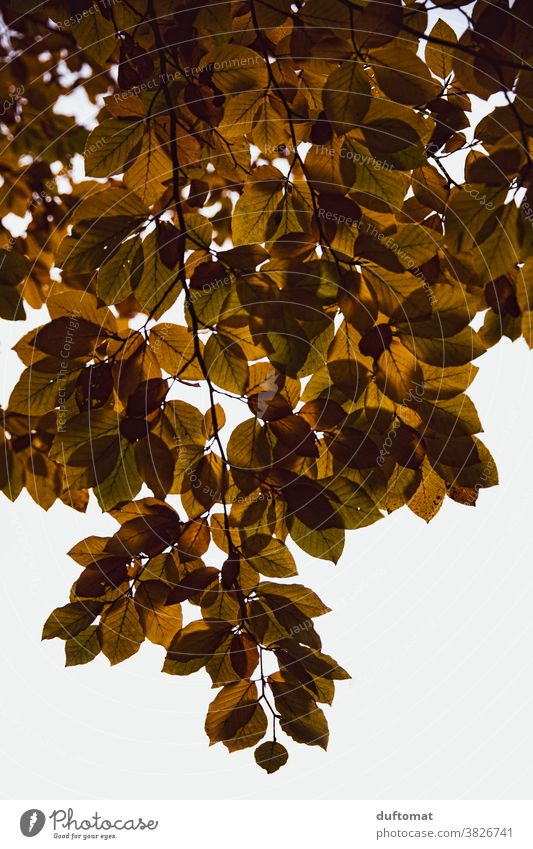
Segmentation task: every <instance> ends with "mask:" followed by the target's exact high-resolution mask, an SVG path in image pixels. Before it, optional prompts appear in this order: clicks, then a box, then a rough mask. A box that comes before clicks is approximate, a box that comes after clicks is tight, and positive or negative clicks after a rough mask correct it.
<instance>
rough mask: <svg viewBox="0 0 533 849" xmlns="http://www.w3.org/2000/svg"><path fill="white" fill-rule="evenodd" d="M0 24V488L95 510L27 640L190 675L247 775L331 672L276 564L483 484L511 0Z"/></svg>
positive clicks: (303, 713) (26, 16) (523, 153)
mask: <svg viewBox="0 0 533 849" xmlns="http://www.w3.org/2000/svg"><path fill="white" fill-rule="evenodd" d="M2 15H3V24H2V38H1V39H0V60H1V65H0V74H1V77H0V79H1V80H2V82H3V91H4V95H3V98H4V99H3V102H2V103H0V169H1V175H2V179H3V183H2V186H1V187H0V210H1V212H0V214H1V218H2V227H1V230H0V246H1V248H0V317H2V318H4V319H8V320H13V321H17V320H18V321H21V320H24V318H25V317H26V312H25V304H26V306H27V307H30V308H33V309H40V308H43V309H42V324H40V325H39V326H38V327H37V328H35V327H32V329H30V330H29V331H27V332H26V333H25V334H24V335H23V336H22V338H21V339H20V340H19V341H18V343H17V344H16V346H15V351H16V353H17V355H18V357H19V358H20V360H21V361H22V364H23V366H24V370H23V371H22V374H21V376H20V378H19V379H18V381H17V382H16V384H15V385H14V386H13V388H12V391H11V395H10V397H9V402H8V404H7V408H6V409H3V410H2V432H1V436H0V439H1V440H2V451H1V452H0V486H1V488H2V491H3V493H4V494H5V495H6V496H7V497H8V498H10V499H12V500H15V499H16V498H17V497H18V496H19V494H20V493H21V491H22V490H23V489H24V488H25V489H26V490H27V491H28V492H29V494H30V495H31V497H32V498H33V499H34V500H35V501H36V502H37V503H38V504H39V505H40V506H41V507H43V509H45V510H47V509H49V508H50V507H51V505H52V504H54V502H55V501H56V500H57V499H60V500H61V501H62V502H63V503H64V504H66V505H68V506H69V507H72V508H73V509H75V510H78V511H82V512H83V511H85V509H86V507H87V504H88V500H89V496H90V493H91V492H92V493H93V496H94V497H95V498H96V499H97V501H98V504H99V505H100V508H101V510H102V511H103V512H107V513H110V514H111V515H112V516H113V518H114V519H116V521H117V530H116V532H115V533H114V534H113V535H112V536H106V537H104V536H91V535H89V536H87V537H86V538H85V539H83V540H81V541H80V542H79V543H78V544H76V545H75V546H74V548H72V550H71V551H70V552H69V555H70V557H71V558H72V559H73V560H74V561H75V563H76V564H77V565H78V566H79V567H80V569H81V572H79V573H78V576H77V578H76V580H75V582H74V584H73V586H72V589H71V591H70V596H69V599H68V602H67V603H66V604H64V605H63V606H61V607H58V608H56V609H55V610H54V611H53V612H52V613H51V614H50V617H49V618H48V620H47V621H46V623H45V625H44V631H43V638H44V639H50V638H53V637H59V638H60V639H62V640H64V641H65V652H66V665H67V666H70V665H74V664H83V663H87V662H89V661H91V660H92V659H93V658H94V657H96V656H97V655H98V654H99V653H100V652H102V653H103V654H104V655H105V657H106V658H107V659H108V660H109V661H110V663H111V664H116V663H119V662H122V661H124V660H126V659H127V658H129V657H131V656H132V655H134V654H135V653H136V652H137V651H138V650H139V649H140V647H141V645H142V643H143V641H144V640H145V639H146V640H149V641H151V642H153V643H156V644H158V645H160V646H162V647H163V649H164V651H165V659H164V665H163V672H165V673H167V674H170V675H188V674H190V673H193V672H196V671H197V670H200V669H205V670H206V672H207V674H208V675H209V676H210V679H211V681H212V684H213V687H214V688H216V689H217V693H216V695H215V697H214V699H213V701H212V702H211V704H210V705H209V709H208V712H207V719H206V723H205V729H206V732H207V735H208V738H209V741H210V742H211V743H216V742H222V743H224V745H225V746H226V747H227V748H228V749H229V751H230V752H232V751H235V750H239V749H243V748H246V747H250V746H256V744H259V745H258V747H257V748H256V749H255V760H256V761H257V763H258V764H259V766H261V767H262V768H263V769H265V770H266V771H267V772H269V773H270V772H275V771H276V770H277V769H279V768H280V767H281V766H283V765H284V764H285V762H286V761H287V758H288V752H287V750H286V748H285V747H284V745H282V743H281V742H279V740H278V736H279V735H280V732H283V733H284V734H285V735H288V736H289V737H290V738H292V739H293V740H294V741H296V742H299V743H306V744H308V745H318V746H321V747H322V748H324V749H325V748H326V747H327V743H328V725H327V721H326V716H325V714H324V711H323V709H322V707H321V705H324V704H326V705H330V704H331V702H332V700H333V696H334V689H335V681H336V680H339V679H345V678H347V677H349V676H348V673H347V672H346V671H345V670H344V669H343V668H342V667H341V666H339V664H338V663H337V661H336V660H335V659H333V658H332V657H330V656H329V655H328V654H326V653H324V652H323V651H322V644H321V639H320V636H319V635H318V633H317V631H316V630H315V619H316V618H317V617H319V616H322V615H323V614H325V613H327V612H328V610H329V609H328V607H327V606H326V605H325V604H324V603H323V602H322V601H321V599H320V598H319V597H318V596H317V595H316V594H315V592H313V590H312V589H308V588H307V587H305V586H303V585H302V584H301V583H298V582H297V581H295V578H296V576H297V564H296V560H295V553H296V552H297V551H298V549H300V550H303V551H304V552H306V553H307V554H309V555H311V556H313V557H317V558H322V559H324V560H330V561H333V562H334V563H335V562H337V561H338V560H339V558H340V557H341V554H342V551H343V546H344V540H345V534H346V531H351V530H355V529H357V528H360V527H365V526H368V525H370V524H372V523H374V522H376V521H377V520H379V519H382V518H384V517H385V516H386V514H388V513H391V512H392V511H395V510H397V509H399V508H401V507H402V506H404V505H407V507H408V508H409V509H410V510H412V511H413V512H414V513H415V514H416V515H417V516H419V517H420V518H421V519H423V520H425V521H429V520H430V519H432V518H433V517H434V516H435V515H436V513H437V512H438V511H439V510H440V509H441V507H442V505H443V502H444V500H445V499H446V498H447V497H448V498H451V499H453V500H454V501H456V502H459V503H461V504H463V505H465V506H473V505H475V503H476V500H477V498H478V495H479V492H480V490H482V489H484V488H486V487H491V486H494V485H495V484H496V483H497V471H496V466H495V463H494V461H493V459H492V457H491V455H490V452H489V450H488V448H487V447H486V446H485V445H484V444H483V442H482V441H481V440H480V438H479V436H478V434H479V433H480V432H481V430H482V426H481V422H480V420H479V417H478V414H477V412H476V409H475V406H474V404H473V403H472V401H471V400H470V399H469V397H468V395H467V394H466V393H467V390H468V387H469V386H470V384H471V382H472V381H473V379H474V377H475V375H476V372H477V370H478V367H477V366H476V365H474V364H473V361H475V360H476V359H477V358H478V357H480V356H481V355H482V354H483V353H484V352H485V351H486V350H487V348H489V347H490V346H492V345H494V344H495V343H496V342H498V341H499V340H500V339H501V338H502V336H505V337H508V338H510V339H512V340H515V339H517V338H519V337H524V339H525V340H526V342H527V344H528V345H529V346H530V347H531V345H532V344H533V335H532V322H531V315H532V310H533V306H532V301H531V296H533V258H532V257H533V236H532V234H533V208H532V207H533V196H532V188H531V186H532V179H533V164H532V159H531V152H532V136H533V86H532V82H533V67H532V65H531V59H532V55H533V38H532V26H531V25H532V23H533V11H532V8H531V3H530V0H515V2H514V3H512V4H510V3H509V2H508V0H496V2H492V0H490V2H489V0H477V2H476V3H475V4H472V3H470V2H462V0H295V2H290V0H242V2H240V0H235V2H225V0H222V2H218V3H210V4H198V3H195V2H192V0H178V2H176V0H94V2H92V3H91V2H90V0H75V2H69V3H68V4H67V3H62V2H44V3H41V4H40V5H39V6H38V7H36V6H35V5H34V3H33V2H29V0H11V2H5V3H3V4H2ZM67 107H68V108H67ZM480 107H481V108H480ZM476 112H477V114H478V115H480V114H482V116H483V117H481V119H480V120H476V119H475V118H473V115H474V114H475V113H476ZM72 114H74V115H75V116H77V118H76V117H70V116H71V115H72ZM92 116H94V118H93V117H92ZM82 165H83V167H82ZM9 213H12V214H13V215H14V216H19V217H20V218H24V221H25V229H24V230H23V232H22V235H18V236H14V235H12V232H11V229H12V226H13V225H12V222H13V221H14V220H17V219H14V218H13V215H9ZM6 216H7V217H6ZM19 232H20V231H19ZM474 328H478V329H477V330H476V329H474ZM226 419H227V421H226ZM217 563H218V565H214V564H217Z"/></svg>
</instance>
